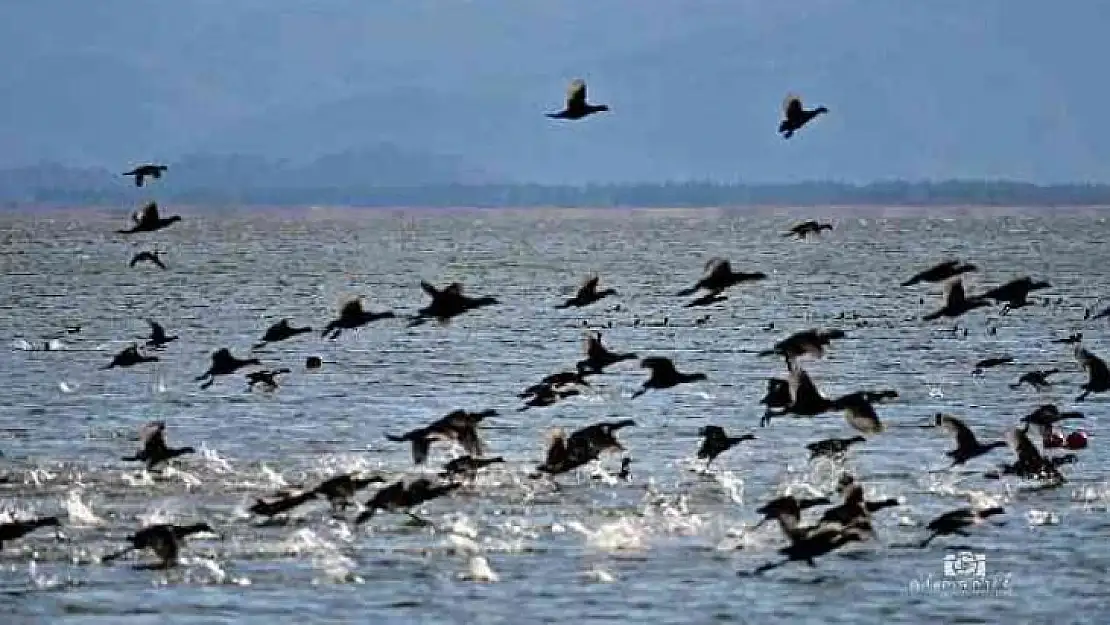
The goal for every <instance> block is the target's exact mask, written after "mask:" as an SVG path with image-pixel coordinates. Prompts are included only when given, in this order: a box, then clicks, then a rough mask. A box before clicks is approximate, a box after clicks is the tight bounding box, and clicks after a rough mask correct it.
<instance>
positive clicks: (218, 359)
mask: <svg viewBox="0 0 1110 625" xmlns="http://www.w3.org/2000/svg"><path fill="white" fill-rule="evenodd" d="M260 364H262V363H261V362H260V361H259V360H258V359H257V358H236V357H235V356H232V355H231V350H229V349H227V348H226V347H224V348H221V349H218V350H216V351H214V352H212V364H211V365H210V366H209V367H208V370H207V371H205V372H204V373H202V374H200V375H198V376H197V377H196V378H194V381H196V382H204V383H203V384H201V385H200V387H201V388H208V387H209V386H212V384H214V383H215V382H216V377H217V376H221V375H231V374H232V373H235V372H236V371H238V370H240V369H242V368H243V367H249V366H251V365H260Z"/></svg>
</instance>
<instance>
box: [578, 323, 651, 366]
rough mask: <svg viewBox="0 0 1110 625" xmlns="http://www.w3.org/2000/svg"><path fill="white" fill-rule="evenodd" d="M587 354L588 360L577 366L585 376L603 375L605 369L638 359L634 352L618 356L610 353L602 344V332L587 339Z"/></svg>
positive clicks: (580, 362) (581, 361)
mask: <svg viewBox="0 0 1110 625" xmlns="http://www.w3.org/2000/svg"><path fill="white" fill-rule="evenodd" d="M585 352H586V358H585V359H584V360H580V361H578V364H577V365H576V368H577V369H578V371H579V372H581V373H583V374H585V375H589V374H596V373H603V372H604V370H605V367H608V366H610V365H615V364H617V363H618V362H623V361H625V360H635V359H636V358H637V356H636V354H635V353H634V352H627V353H623V354H618V353H616V352H611V351H609V349H608V348H606V347H605V345H604V344H602V342H601V333H600V332H595V333H593V334H590V335H589V336H587V337H586V349H585Z"/></svg>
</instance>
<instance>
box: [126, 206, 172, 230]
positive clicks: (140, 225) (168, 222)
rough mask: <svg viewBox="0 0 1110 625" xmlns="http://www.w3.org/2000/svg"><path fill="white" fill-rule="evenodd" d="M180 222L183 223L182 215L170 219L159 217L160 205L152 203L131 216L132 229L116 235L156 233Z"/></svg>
mask: <svg viewBox="0 0 1110 625" xmlns="http://www.w3.org/2000/svg"><path fill="white" fill-rule="evenodd" d="M179 221H181V216H180V215H170V216H169V217H161V216H159V214H158V204H157V203H156V202H150V203H148V204H145V205H144V206H143V207H142V208H140V209H139V210H137V211H135V212H134V213H132V214H131V222H132V226H131V228H129V229H127V230H117V231H116V233H117V234H135V233H137V232H154V231H156V230H161V229H162V228H169V227H170V226H172V225H173V224H175V223H177V222H179Z"/></svg>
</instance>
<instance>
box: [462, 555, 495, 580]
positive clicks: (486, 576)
mask: <svg viewBox="0 0 1110 625" xmlns="http://www.w3.org/2000/svg"><path fill="white" fill-rule="evenodd" d="M459 577H460V578H461V579H465V580H468V581H472V582H497V581H500V580H501V577H500V576H499V575H498V574H497V572H496V571H494V570H493V567H491V566H490V565H489V560H487V559H486V557H485V556H471V557H470V559H469V560H468V561H467V570H466V572H465V573H462V574H460V575H459Z"/></svg>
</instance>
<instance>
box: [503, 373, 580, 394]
mask: <svg viewBox="0 0 1110 625" xmlns="http://www.w3.org/2000/svg"><path fill="white" fill-rule="evenodd" d="M586 375H587V374H586V373H583V372H582V371H560V372H558V373H551V374H548V375H545V376H544V377H543V379H542V380H540V381H539V382H538V383H536V384H533V385H532V386H529V387H528V388H526V389H524V390H523V391H521V392H520V393H518V394H517V397H519V398H521V399H527V398H529V397H533V396H535V395H539V394H543V393H548V392H550V391H558V390H564V387H568V386H572V385H577V384H580V385H582V386H590V381H589V379H587V378H586Z"/></svg>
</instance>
